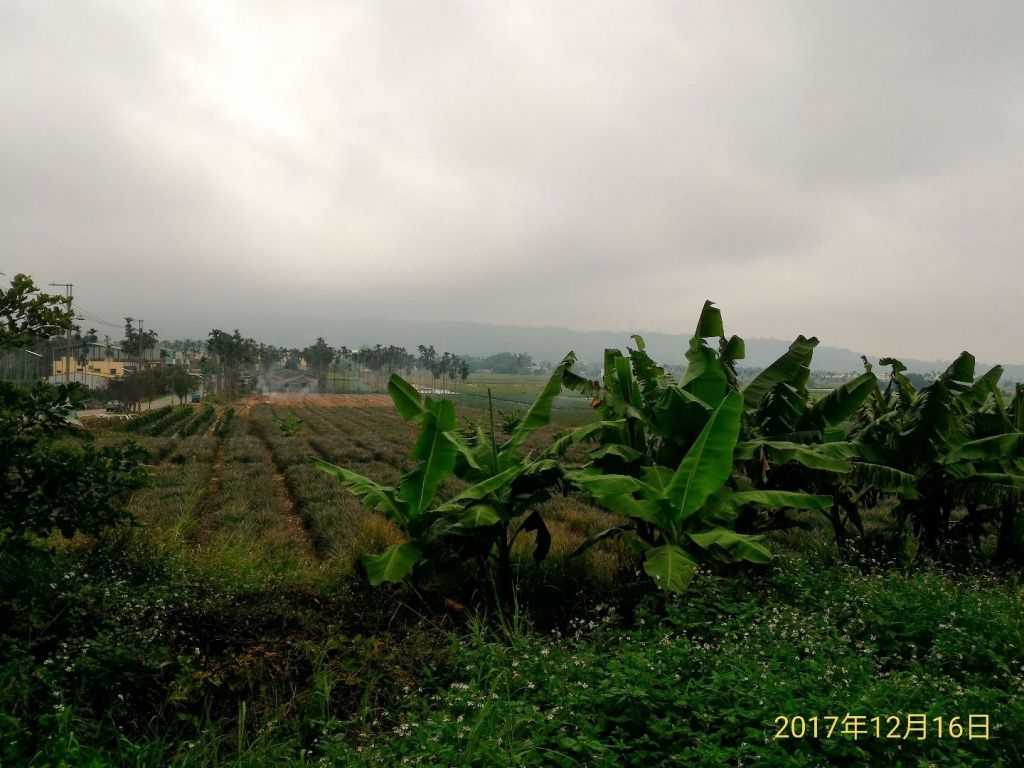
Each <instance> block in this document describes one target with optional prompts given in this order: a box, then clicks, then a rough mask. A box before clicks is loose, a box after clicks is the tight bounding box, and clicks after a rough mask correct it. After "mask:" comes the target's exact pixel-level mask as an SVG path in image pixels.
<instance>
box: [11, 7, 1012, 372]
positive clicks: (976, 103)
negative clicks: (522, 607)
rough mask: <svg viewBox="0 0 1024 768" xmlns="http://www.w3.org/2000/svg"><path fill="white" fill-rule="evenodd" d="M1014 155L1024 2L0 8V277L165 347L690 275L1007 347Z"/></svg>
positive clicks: (741, 293)
mask: <svg viewBox="0 0 1024 768" xmlns="http://www.w3.org/2000/svg"><path fill="white" fill-rule="evenodd" d="M1022 146H1024V3H1021V2H1020V1H1019V0H1010V1H1009V2H1004V3H989V2H976V1H975V2H969V3H968V2H956V3H944V2H937V1H935V0H928V1H927V2H898V3H892V2H884V3H882V2H849V0H844V1H843V2H832V3H826V2H820V0H815V1H814V2H806V3H799V2H757V3H754V2H747V3H735V4H733V3H727V2H721V0H715V1H714V2H704V3H697V2H686V3H684V2H676V3H668V2H665V3H643V2H618V3H602V2H594V1H593V0H586V2H582V1H581V2H550V0H545V1H544V2H536V3H526V2H500V3H499V2H493V3H492V2H483V1H481V0H471V1H469V2H465V3H447V2H425V1H424V2H400V3H399V2H380V1H379V0H378V1H377V2H358V3H355V2H353V3H342V2H326V1H324V2H296V1H295V0H289V2H286V3H285V2H256V1H254V0H247V1H246V2H238V3H228V2H213V1H212V0H210V1H205V2H196V3H185V2H140V0H125V1H124V2H110V1H107V2H86V0H67V1H66V2H43V1H42V0H26V1H25V2H20V1H15V0H0V271H3V272H5V273H7V274H8V275H12V274H13V273H15V272H18V271H23V272H28V273H30V274H32V275H33V276H34V277H35V278H36V280H37V282H49V281H59V282H68V281H71V282H74V283H75V293H76V297H77V298H78V300H79V303H80V304H81V305H82V306H83V307H85V308H87V309H88V310H89V311H90V312H91V313H93V314H94V315H97V316H99V317H102V318H106V319H111V320H114V321H116V322H120V318H121V317H122V316H123V315H126V314H128V315H133V316H135V317H139V316H141V317H144V318H146V324H147V326H149V327H155V328H156V329H157V330H159V331H161V337H162V338H168V337H174V336H181V335H193V336H205V334H206V332H207V331H208V330H209V329H210V328H211V327H222V328H229V329H230V328H235V327H238V328H241V329H242V331H243V332H244V333H247V334H248V335H256V336H262V337H263V338H268V340H271V341H278V342H289V341H291V342H294V343H299V342H305V341H308V336H309V335H310V334H312V335H317V334H323V335H325V336H327V337H328V340H332V338H333V339H335V340H337V341H342V340H345V337H344V333H343V331H341V330H340V328H341V327H343V325H344V319H345V317H347V316H388V317H405V318H422V319H430V320H442V319H449V320H479V321H488V322H498V323H508V324H520V325H547V324H550V325H564V326H567V327H570V328H577V329H605V330H619V329H624V330H633V329H643V330H656V331H666V332H689V331H691V330H692V328H693V326H694V324H695V322H696V314H697V312H698V310H699V308H700V305H701V303H702V302H703V301H704V299H705V298H711V299H714V300H715V301H716V302H717V303H718V304H719V306H720V307H721V308H722V311H723V314H724V316H725V320H726V328H727V330H728V331H729V332H735V333H740V334H741V335H744V336H748V337H753V336H773V337H779V338H792V337H793V336H794V335H795V334H797V333H806V334H816V335H818V336H819V337H820V338H821V339H822V343H824V344H829V345H834V346H843V347H849V348H852V349H856V350H863V351H868V352H876V353H880V354H881V353H892V354H898V355H904V356H907V357H927V358H940V357H941V358H948V357H952V356H954V355H955V354H956V353H957V352H959V351H960V350H961V349H965V348H966V349H970V350H971V351H973V352H975V353H976V354H977V355H978V357H979V358H980V359H984V360H989V361H1004V362H1021V361H1024V343H1022V341H1021V338H1022V336H1021V330H1022V320H1024V258H1022V244H1024V153H1022ZM86 324H87V325H88V323H86ZM104 330H105V331H109V332H111V333H112V334H113V335H116V333H117V331H116V329H112V328H111V329H107V328H105V327H101V332H102V331H104ZM427 341H429V340H427Z"/></svg>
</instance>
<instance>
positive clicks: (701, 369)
mask: <svg viewBox="0 0 1024 768" xmlns="http://www.w3.org/2000/svg"><path fill="white" fill-rule="evenodd" d="M686 360H687V363H688V365H687V366H686V373H685V374H683V380H682V381H681V382H679V386H680V387H682V388H683V389H685V390H686V391H687V392H690V393H691V394H692V395H694V396H695V397H697V398H698V399H699V400H701V401H702V402H704V403H706V404H707V405H708V406H709V407H711V408H714V407H717V406H718V404H719V403H721V402H722V398H724V397H725V391H726V388H727V387H728V385H729V378H728V376H726V373H725V368H724V367H723V365H722V361H721V360H720V359H719V358H718V355H717V354H715V351H714V350H713V349H711V347H709V346H708V345H707V344H706V343H705V342H704V340H703V339H702V338H700V337H697V336H695V337H694V338H693V339H691V340H690V348H689V349H688V350H687V351H686Z"/></svg>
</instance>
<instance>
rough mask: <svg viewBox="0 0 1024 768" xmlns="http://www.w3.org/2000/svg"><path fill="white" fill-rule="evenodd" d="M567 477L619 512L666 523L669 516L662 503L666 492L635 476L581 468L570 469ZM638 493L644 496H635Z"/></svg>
mask: <svg viewBox="0 0 1024 768" xmlns="http://www.w3.org/2000/svg"><path fill="white" fill-rule="evenodd" d="M565 479H566V480H568V481H569V482H571V483H573V484H574V485H576V487H578V488H580V489H581V490H583V491H585V492H586V493H588V494H590V495H591V496H593V497H594V498H595V499H596V500H597V501H598V502H599V503H600V504H601V505H602V506H603V507H605V508H606V509H608V510H610V511H612V512H615V513H616V514H619V515H624V516H626V517H632V518H635V519H638V520H643V521H644V522H647V523H653V524H655V525H657V526H659V527H665V522H666V520H665V516H664V514H663V511H662V505H661V504H660V503H659V500H660V499H662V498H663V494H662V493H661V492H659V491H658V490H657V489H655V488H653V487H651V486H650V485H648V484H647V483H645V482H643V481H641V480H638V479H637V478H635V477H630V476H629V475H603V474H600V473H598V472H593V471H591V470H580V471H578V472H567V473H566V474H565ZM636 494H639V495H640V496H641V498H639V499H638V498H636Z"/></svg>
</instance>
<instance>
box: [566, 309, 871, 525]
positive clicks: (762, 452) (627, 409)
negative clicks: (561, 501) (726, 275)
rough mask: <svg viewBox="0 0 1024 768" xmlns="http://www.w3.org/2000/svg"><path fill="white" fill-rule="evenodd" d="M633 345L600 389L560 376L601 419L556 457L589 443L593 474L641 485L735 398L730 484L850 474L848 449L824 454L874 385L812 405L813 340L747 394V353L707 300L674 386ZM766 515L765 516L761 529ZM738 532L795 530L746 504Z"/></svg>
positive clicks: (794, 349) (797, 345)
mask: <svg viewBox="0 0 1024 768" xmlns="http://www.w3.org/2000/svg"><path fill="white" fill-rule="evenodd" d="M632 338H633V341H634V342H635V344H636V348H627V352H626V354H623V353H621V352H620V351H619V350H615V349H609V350H606V351H605V364H604V377H603V380H600V381H597V380H595V381H590V380H587V379H584V378H582V377H580V376H578V375H576V374H575V373H574V372H572V371H571V369H570V370H567V371H566V373H565V376H564V378H563V384H564V385H565V386H566V387H567V388H569V389H571V390H575V391H577V392H582V393H585V394H587V395H589V396H590V397H591V398H592V403H593V405H594V406H595V408H597V409H598V410H599V411H600V413H601V420H600V421H598V422H596V423H592V424H588V425H585V426H583V427H579V428H577V429H576V430H573V431H571V432H569V433H567V434H566V435H564V436H563V437H562V439H560V440H559V441H557V442H556V443H555V445H554V446H553V450H555V451H556V452H557V451H564V450H566V449H567V448H568V447H569V446H571V445H573V444H575V443H579V442H584V441H596V442H598V444H599V447H597V448H596V449H595V450H594V451H593V452H592V453H591V454H590V459H591V464H590V466H591V467H596V468H599V469H601V470H602V471H603V472H605V473H615V474H625V475H631V476H633V477H641V476H642V474H643V473H644V472H646V471H647V470H648V468H649V467H651V466H673V467H674V466H677V465H678V464H679V462H680V461H681V460H682V458H683V456H685V455H686V452H687V451H688V450H689V449H690V447H691V446H692V445H693V443H694V441H695V440H696V439H697V437H698V435H699V434H700V433H701V430H702V429H703V428H704V427H705V425H706V424H707V422H708V420H709V418H710V415H711V413H712V412H713V410H714V408H715V407H716V406H717V405H718V404H720V403H721V402H722V401H723V399H724V398H725V397H726V396H727V395H728V394H729V393H732V392H739V393H741V394H742V402H743V411H742V417H741V425H742V426H741V433H740V434H741V442H740V443H739V444H738V446H737V453H736V457H735V458H736V459H737V460H740V461H742V462H744V463H743V464H742V465H741V468H742V470H743V471H742V472H739V473H737V474H736V475H735V476H734V480H733V484H734V485H736V486H737V487H738V486H740V485H742V484H743V483H744V479H743V477H742V475H744V474H745V475H746V476H747V477H750V478H755V481H754V482H755V485H759V487H760V488H761V489H763V490H780V491H802V490H810V489H811V488H809V487H808V486H805V485H804V484H803V483H804V481H805V480H807V479H808V478H807V477H806V475H807V474H808V472H807V471H805V468H810V469H811V470H813V471H812V472H810V474H823V473H829V474H832V473H837V472H841V473H847V472H849V471H850V470H851V466H850V464H849V462H848V460H847V459H848V458H849V456H848V452H847V451H846V450H845V448H846V446H844V445H843V444H842V443H840V442H836V443H833V444H830V445H824V442H825V435H826V431H827V430H828V429H829V428H832V427H835V426H836V425H837V424H839V423H840V422H842V421H843V420H845V419H846V418H848V417H849V415H850V414H851V413H853V412H854V411H855V410H856V408H857V406H858V405H859V404H860V402H861V401H862V400H863V398H865V397H866V396H867V394H868V390H869V388H870V387H872V386H874V379H873V377H867V376H864V377H860V378H858V379H857V380H856V381H854V382H851V383H850V384H849V385H847V386H846V387H841V388H839V389H838V390H836V391H835V392H833V393H831V394H830V395H829V396H828V397H826V398H824V399H823V400H822V401H819V402H818V403H811V402H810V395H809V394H808V393H807V390H806V382H807V378H808V375H809V373H810V368H809V365H810V361H811V356H812V354H813V351H814V348H815V346H817V344H818V340H817V339H816V338H813V337H812V338H810V339H808V338H805V337H804V336H799V337H798V338H797V339H796V340H795V341H794V342H793V343H792V344H791V345H790V347H789V349H788V350H787V352H786V353H785V354H784V355H782V356H781V357H780V358H779V359H778V360H776V361H775V362H774V363H772V364H771V365H770V366H768V367H767V368H766V369H765V370H764V371H762V372H761V373H760V374H759V375H758V376H757V377H756V378H755V379H754V380H753V381H751V382H750V383H749V384H748V385H747V386H746V387H741V386H740V384H739V382H738V381H737V377H736V363H737V361H738V360H742V359H743V357H744V355H745V352H746V350H745V345H744V342H743V340H742V339H741V338H740V337H738V336H727V335H726V333H725V328H724V323H723V321H722V314H721V311H720V310H719V309H718V308H717V307H715V306H714V304H713V303H712V302H710V301H707V302H705V303H704V306H703V308H702V310H701V313H700V317H699V319H698V321H697V327H696V330H695V332H694V335H693V337H692V338H691V339H690V342H689V346H688V349H687V351H686V359H687V363H688V365H687V368H686V372H685V374H684V375H683V376H682V377H681V378H680V379H679V380H676V379H675V378H674V377H672V376H671V375H669V374H668V373H666V371H665V370H664V368H662V367H661V366H659V365H657V364H656V363H655V362H654V361H653V360H651V358H650V357H649V355H648V354H647V351H646V349H645V346H644V341H643V339H642V338H641V337H640V336H637V335H634V336H633V337H632ZM869 378H870V379H871V380H870V381H869V380H868V379H869ZM832 437H833V439H834V438H835V434H833V435H832ZM770 466H779V467H783V466H785V467H786V468H785V469H783V470H782V471H779V472H775V473H773V474H772V478H771V482H770V483H769V482H768V479H767V469H768V468H769V467H770ZM793 467H795V468H796V470H795V471H794V469H793ZM759 476H760V479H758V478H759ZM819 483H820V484H821V486H822V487H820V488H814V490H820V491H823V492H826V493H829V494H831V493H832V492H833V491H837V490H838V489H839V487H840V486H839V483H838V482H837V481H836V480H835V479H834V478H832V479H829V480H819ZM826 486H827V487H826ZM839 498H843V497H839ZM847 506H850V505H847ZM837 507H838V505H837V506H836V507H832V508H829V509H825V510H822V512H823V513H824V514H825V515H826V516H829V517H830V519H833V520H836V521H840V522H842V524H843V525H845V518H844V517H843V515H844V513H843V512H842V511H841V510H840V509H838V508H837ZM766 512H767V514H768V515H769V517H768V518H767V520H766V521H762V519H761V518H762V517H764V515H765V514H766ZM845 514H853V515H854V519H855V520H857V521H859V518H857V517H856V507H855V505H854V506H852V512H847V513H845ZM737 524H738V525H739V526H740V527H741V529H743V530H746V531H747V532H753V531H754V530H755V529H756V528H757V527H760V528H761V529H764V530H767V529H769V528H779V527H788V526H790V525H794V524H796V523H794V522H792V521H791V520H789V518H787V517H786V511H785V510H784V509H780V508H771V507H762V508H758V507H756V506H753V505H751V506H748V507H747V508H746V509H745V510H744V514H743V516H742V517H741V518H739V519H738V520H737Z"/></svg>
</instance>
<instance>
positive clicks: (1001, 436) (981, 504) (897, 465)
mask: <svg viewBox="0 0 1024 768" xmlns="http://www.w3.org/2000/svg"><path fill="white" fill-rule="evenodd" d="M880 364H881V365H888V366H890V367H891V370H892V372H891V374H890V376H889V382H888V384H887V386H886V388H885V390H884V392H883V391H879V390H877V389H876V390H875V391H874V392H873V393H872V398H871V400H869V401H868V402H867V403H866V404H865V405H864V406H863V407H862V408H861V410H860V411H859V413H858V417H857V423H856V427H855V429H854V430H853V432H852V435H851V437H852V439H853V441H854V447H855V449H856V452H857V455H858V456H859V457H860V458H862V459H863V461H862V462H861V463H858V464H857V465H856V479H857V480H858V481H860V482H861V483H863V484H864V485H866V486H868V487H874V488H877V489H879V490H882V491H886V492H890V493H894V494H895V495H896V496H897V498H898V503H897V504H896V506H895V508H894V509H893V517H894V525H893V527H892V529H891V530H890V532H889V533H890V542H889V544H890V547H891V549H892V551H894V552H905V551H906V549H907V546H908V545H910V544H916V545H918V548H917V551H918V553H919V554H928V555H931V556H936V555H943V554H947V555H948V554H950V552H951V551H952V550H961V551H962V550H974V551H975V552H977V551H978V550H979V549H980V546H981V540H982V538H983V537H984V536H986V535H988V534H989V533H992V532H996V533H997V536H998V541H997V543H996V558H997V559H998V560H1006V559H1010V558H1011V557H1013V558H1017V559H1019V560H1024V546H1022V544H1024V542H1022V541H1021V539H1020V537H1019V531H1018V529H1017V520H1018V519H1019V516H1020V513H1019V510H1020V506H1021V502H1022V500H1024V461H1022V458H1024V436H1022V433H1021V431H1020V423H1019V419H1018V413H1019V407H1020V403H1019V394H1020V393H1019V390H1018V393H1017V394H1018V397H1017V398H1015V399H1014V401H1012V402H1011V403H1010V404H1009V405H1007V404H1006V403H1005V402H1004V399H1003V395H1002V392H1001V390H1000V389H999V387H998V382H999V378H1000V375H1001V373H1002V369H1001V368H1000V367H998V366H996V367H995V368H993V369H992V370H990V371H988V372H987V373H985V374H984V375H983V376H981V377H979V378H977V379H975V376H974V365H975V363H974V357H973V356H972V355H970V354H969V353H967V352H964V353H962V354H961V355H960V357H958V358H957V360H956V361H954V362H953V364H952V365H950V366H949V368H947V369H946V370H945V371H944V372H943V373H942V374H940V375H939V376H938V377H937V378H936V379H935V380H934V381H932V382H931V383H929V384H927V385H926V386H925V387H924V388H922V389H921V390H920V391H918V390H915V388H914V386H913V384H912V383H911V381H910V380H909V379H908V378H907V377H906V376H905V375H904V371H905V370H906V369H905V366H904V365H903V364H902V363H901V362H900V361H899V360H896V359H893V358H885V359H883V360H881V361H880Z"/></svg>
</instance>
